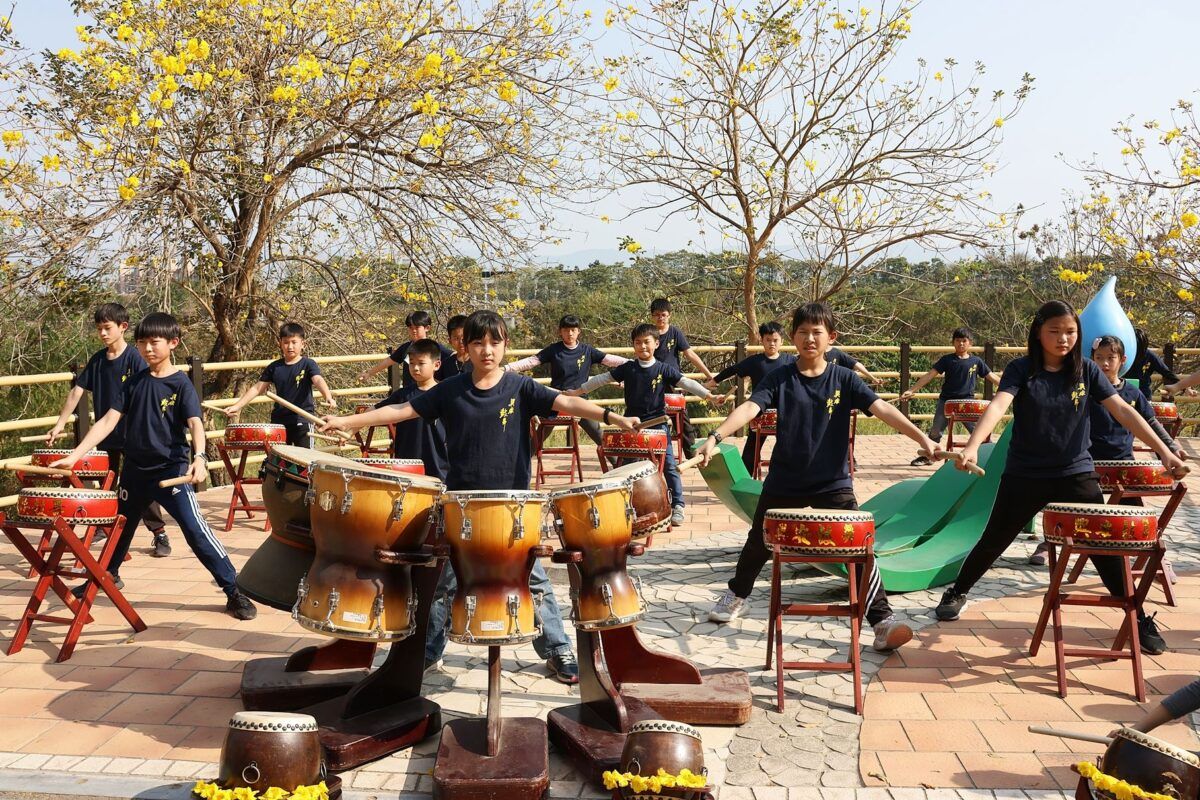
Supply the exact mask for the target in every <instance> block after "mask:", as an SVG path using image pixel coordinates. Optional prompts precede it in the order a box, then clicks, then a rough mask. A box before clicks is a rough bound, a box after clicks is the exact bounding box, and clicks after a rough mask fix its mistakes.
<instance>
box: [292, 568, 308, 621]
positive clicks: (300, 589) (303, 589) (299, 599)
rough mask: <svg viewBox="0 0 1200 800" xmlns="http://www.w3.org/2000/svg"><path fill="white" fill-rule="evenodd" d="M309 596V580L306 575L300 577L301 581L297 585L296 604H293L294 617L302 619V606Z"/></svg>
mask: <svg viewBox="0 0 1200 800" xmlns="http://www.w3.org/2000/svg"><path fill="white" fill-rule="evenodd" d="M307 598H308V581H307V580H306V579H305V577H304V576H301V577H300V583H299V584H298V585H297V586H296V605H294V606H292V619H295V620H299V619H300V606H302V605H303V604H304V601H305V600H306V599H307Z"/></svg>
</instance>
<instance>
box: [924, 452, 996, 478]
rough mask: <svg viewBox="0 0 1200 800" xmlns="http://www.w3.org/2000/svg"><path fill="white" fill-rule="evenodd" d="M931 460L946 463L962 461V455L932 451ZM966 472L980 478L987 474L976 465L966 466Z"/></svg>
mask: <svg viewBox="0 0 1200 800" xmlns="http://www.w3.org/2000/svg"><path fill="white" fill-rule="evenodd" d="M933 460H934V461H947V460H954V461H962V453H955V452H952V451H950V450H934V451H933ZM967 472H969V473H971V474H972V475H978V476H979V477H980V478H982V477H983V476H984V475H986V474H987V473H986V472H984V470H983V467H981V466H979V465H978V464H968V465H967Z"/></svg>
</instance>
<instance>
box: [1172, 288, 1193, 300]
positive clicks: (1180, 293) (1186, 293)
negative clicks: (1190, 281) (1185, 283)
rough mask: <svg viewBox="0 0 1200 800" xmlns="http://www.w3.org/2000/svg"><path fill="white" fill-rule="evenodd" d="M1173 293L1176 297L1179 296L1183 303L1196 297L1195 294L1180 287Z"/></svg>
mask: <svg viewBox="0 0 1200 800" xmlns="http://www.w3.org/2000/svg"><path fill="white" fill-rule="evenodd" d="M1175 294H1176V296H1177V297H1179V299H1180V300H1182V301H1183V302H1185V303H1190V302H1192V301H1193V300H1195V299H1196V295H1194V294H1192V293H1191V292H1189V291H1188V290H1187V289H1180V290H1179V291H1178V292H1176V293H1175Z"/></svg>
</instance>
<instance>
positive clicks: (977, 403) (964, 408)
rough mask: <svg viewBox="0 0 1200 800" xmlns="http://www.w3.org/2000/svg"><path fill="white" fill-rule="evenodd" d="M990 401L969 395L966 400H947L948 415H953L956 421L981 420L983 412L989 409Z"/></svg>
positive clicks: (946, 409)
mask: <svg viewBox="0 0 1200 800" xmlns="http://www.w3.org/2000/svg"><path fill="white" fill-rule="evenodd" d="M988 404H989V401H987V400H977V399H975V398H973V397H968V398H966V399H965V400H947V401H946V406H945V412H946V417H947V418H951V417H953V418H954V420H955V421H956V422H970V423H975V422H979V420H980V418H981V417H982V416H983V412H985V411H987V409H988Z"/></svg>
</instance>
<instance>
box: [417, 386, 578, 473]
mask: <svg viewBox="0 0 1200 800" xmlns="http://www.w3.org/2000/svg"><path fill="white" fill-rule="evenodd" d="M557 397H558V392H556V391H554V390H553V389H550V388H548V387H545V386H542V385H541V384H540V383H538V382H537V381H535V380H534V379H533V378H530V377H529V376H528V375H518V374H516V373H513V372H505V373H504V374H503V375H501V376H500V380H499V382H498V383H497V384H496V385H495V386H493V387H492V388H490V389H480V388H478V387H476V386H475V383H474V381H472V380H471V376H469V375H459V376H458V377H455V378H451V379H450V380H448V381H446V382H445V383H439V384H438V385H437V386H435V387H433V388H432V389H430V390H429V391H428V392H425V393H424V394H422V395H419V396H417V397H413V398H412V399H411V400H410V401H409V402H410V403H412V407H413V410H415V411H416V412H417V413H418V414H420V415H421V416H422V417H423V418H424V419H426V420H429V421H433V420H436V419H444V420H445V421H446V423H445V431H446V452H447V454H448V456H449V459H450V469H449V471H448V472H447V475H446V488H447V489H450V490H451V491H456V490H463V489H520V490H526V489H528V488H529V473H530V470H529V455H530V451H529V420H530V419H532V418H533V417H535V416H536V417H548V416H551V415H552V414H553V413H554V400H555V398H557Z"/></svg>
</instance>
